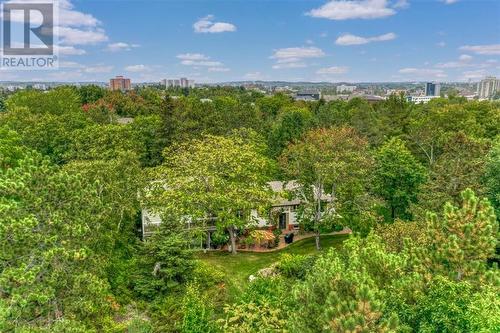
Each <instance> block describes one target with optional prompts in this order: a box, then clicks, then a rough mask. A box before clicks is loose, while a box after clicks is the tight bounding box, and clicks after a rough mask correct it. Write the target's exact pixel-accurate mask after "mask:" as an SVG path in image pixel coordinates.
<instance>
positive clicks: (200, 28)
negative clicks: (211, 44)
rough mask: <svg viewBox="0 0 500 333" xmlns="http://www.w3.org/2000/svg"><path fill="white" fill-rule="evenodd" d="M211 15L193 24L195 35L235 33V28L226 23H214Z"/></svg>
mask: <svg viewBox="0 0 500 333" xmlns="http://www.w3.org/2000/svg"><path fill="white" fill-rule="evenodd" d="M214 18H215V17H214V16H213V15H207V16H205V17H203V18H201V19H199V20H198V21H196V22H195V23H194V24H193V29H194V32H196V33H211V34H214V33H220V32H232V31H236V26H235V25H234V24H231V23H227V22H214V21H213V20H214Z"/></svg>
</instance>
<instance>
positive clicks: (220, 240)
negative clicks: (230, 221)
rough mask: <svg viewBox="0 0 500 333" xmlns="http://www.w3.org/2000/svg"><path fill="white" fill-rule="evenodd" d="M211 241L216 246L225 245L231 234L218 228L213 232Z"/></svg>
mask: <svg viewBox="0 0 500 333" xmlns="http://www.w3.org/2000/svg"><path fill="white" fill-rule="evenodd" d="M211 242H212V244H213V245H215V246H224V245H226V244H227V243H228V242H229V235H228V234H227V233H225V232H220V231H218V230H217V231H216V232H214V233H213V234H212V237H211Z"/></svg>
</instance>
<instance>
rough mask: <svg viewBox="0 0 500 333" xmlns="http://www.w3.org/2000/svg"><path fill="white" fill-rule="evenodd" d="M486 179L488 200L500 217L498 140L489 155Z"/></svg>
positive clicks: (499, 145)
mask: <svg viewBox="0 0 500 333" xmlns="http://www.w3.org/2000/svg"><path fill="white" fill-rule="evenodd" d="M484 179H485V181H484V182H485V185H486V191H487V194H488V198H489V199H490V201H491V204H492V205H493V207H494V208H495V211H496V214H497V217H498V216H500V139H497V140H496V143H495V144H494V145H493V148H492V149H491V151H490V153H489V155H488V160H487V162H486V175H485V177H484Z"/></svg>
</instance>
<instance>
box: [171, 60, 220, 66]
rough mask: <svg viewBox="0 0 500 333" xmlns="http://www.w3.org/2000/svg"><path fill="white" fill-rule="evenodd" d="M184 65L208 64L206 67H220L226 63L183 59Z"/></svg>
mask: <svg viewBox="0 0 500 333" xmlns="http://www.w3.org/2000/svg"><path fill="white" fill-rule="evenodd" d="M181 64H182V65H185V66H206V67H218V66H224V64H223V63H222V62H220V61H207V60H203V61H196V60H182V61H181Z"/></svg>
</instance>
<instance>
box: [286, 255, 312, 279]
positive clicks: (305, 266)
mask: <svg viewBox="0 0 500 333" xmlns="http://www.w3.org/2000/svg"><path fill="white" fill-rule="evenodd" d="M313 264H314V257H313V256H305V255H299V254H288V253H285V254H283V255H282V256H281V258H280V262H279V263H278V266H277V268H278V271H279V272H280V273H281V274H282V275H283V276H286V277H289V278H297V279H303V278H304V277H305V276H306V274H307V272H308V271H309V270H310V268H311V267H312V266H313Z"/></svg>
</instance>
